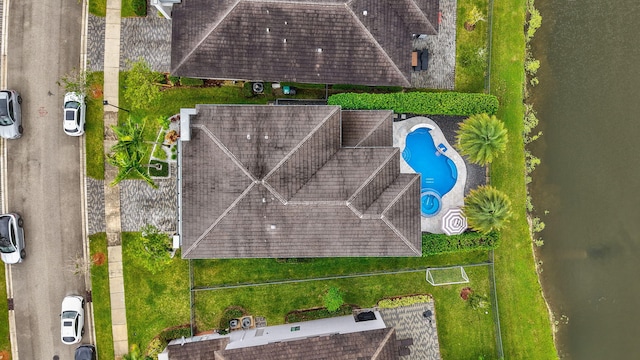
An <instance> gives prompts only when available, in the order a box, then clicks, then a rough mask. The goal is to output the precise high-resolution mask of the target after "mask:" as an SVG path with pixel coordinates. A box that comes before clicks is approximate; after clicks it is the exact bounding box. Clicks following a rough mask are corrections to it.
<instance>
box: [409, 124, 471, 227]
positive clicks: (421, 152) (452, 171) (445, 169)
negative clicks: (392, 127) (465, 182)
mask: <svg viewBox="0 0 640 360" xmlns="http://www.w3.org/2000/svg"><path fill="white" fill-rule="evenodd" d="M429 131H430V130H429V129H428V128H426V127H419V128H417V129H415V130H413V131H412V132H410V133H409V134H407V137H406V146H405V148H404V150H402V157H403V159H404V160H405V161H406V162H407V164H409V166H411V168H412V169H413V170H414V171H415V172H417V173H419V174H420V177H421V184H420V204H421V210H422V216H425V217H430V216H434V215H436V214H437V213H438V212H439V211H440V208H441V207H442V196H444V195H445V194H446V193H448V192H449V191H450V190H451V189H452V188H453V186H454V185H455V184H456V180H457V179H458V170H457V168H456V165H455V164H454V162H453V161H452V160H451V159H450V158H449V157H448V156H447V155H446V152H447V150H448V148H447V146H446V145H445V144H438V145H436V144H435V143H434V141H433V138H432V137H431V133H430V132H429Z"/></svg>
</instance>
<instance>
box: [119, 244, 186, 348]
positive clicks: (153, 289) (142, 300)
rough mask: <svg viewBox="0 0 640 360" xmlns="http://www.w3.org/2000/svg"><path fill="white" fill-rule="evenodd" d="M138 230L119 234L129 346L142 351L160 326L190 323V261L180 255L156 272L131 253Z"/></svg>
mask: <svg viewBox="0 0 640 360" xmlns="http://www.w3.org/2000/svg"><path fill="white" fill-rule="evenodd" d="M139 236H140V234H139V233H122V263H123V272H124V288H125V294H127V295H126V301H125V303H126V308H127V330H128V333H129V345H132V344H138V345H140V347H141V349H142V350H143V351H144V350H145V349H146V347H147V345H148V344H149V342H150V341H151V339H153V337H154V336H156V335H158V334H159V333H160V332H161V331H162V330H163V329H165V328H168V327H171V326H176V325H183V324H189V321H190V312H189V301H190V300H189V262H188V261H186V260H182V259H180V258H179V255H176V258H174V259H173V261H172V262H171V264H170V265H168V266H167V267H166V268H164V269H163V270H162V271H159V272H157V273H155V274H152V273H150V272H149V271H148V270H147V269H146V268H145V267H144V265H143V264H142V263H141V260H140V258H138V257H137V256H135V255H134V252H133V249H134V246H133V244H134V242H135V241H138V240H139Z"/></svg>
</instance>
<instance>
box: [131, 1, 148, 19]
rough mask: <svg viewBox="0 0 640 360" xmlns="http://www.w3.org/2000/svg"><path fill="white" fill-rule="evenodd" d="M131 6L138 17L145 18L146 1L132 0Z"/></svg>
mask: <svg viewBox="0 0 640 360" xmlns="http://www.w3.org/2000/svg"><path fill="white" fill-rule="evenodd" d="M131 6H132V7H133V11H134V12H135V13H136V15H138V16H147V0H132V1H131Z"/></svg>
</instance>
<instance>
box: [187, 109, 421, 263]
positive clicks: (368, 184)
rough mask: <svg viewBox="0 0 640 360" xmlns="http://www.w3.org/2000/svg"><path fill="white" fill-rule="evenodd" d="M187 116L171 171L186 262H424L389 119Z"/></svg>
mask: <svg viewBox="0 0 640 360" xmlns="http://www.w3.org/2000/svg"><path fill="white" fill-rule="evenodd" d="M196 112H197V114H196V115H193V116H191V117H190V130H191V139H190V141H182V142H181V156H180V164H179V165H180V169H181V175H180V181H181V184H180V204H181V205H180V210H181V213H180V224H179V226H180V234H181V239H182V256H183V257H184V258H243V257H261V258H264V257H275V258H286V257H335V256H420V255H421V230H420V217H421V215H420V200H419V198H420V177H419V175H418V174H400V150H399V149H397V148H394V147H392V146H391V144H392V136H393V130H392V116H393V114H392V112H391V111H362V112H360V111H344V112H343V111H341V110H340V108H339V107H337V106H261V105H259V106H245V105H241V106H233V105H232V106H229V105H197V106H196ZM341 124H342V126H341ZM341 139H343V141H341ZM343 142H344V143H343Z"/></svg>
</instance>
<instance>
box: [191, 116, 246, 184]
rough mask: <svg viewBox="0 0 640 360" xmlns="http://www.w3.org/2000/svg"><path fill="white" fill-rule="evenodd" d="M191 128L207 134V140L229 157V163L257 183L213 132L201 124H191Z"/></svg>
mask: <svg viewBox="0 0 640 360" xmlns="http://www.w3.org/2000/svg"><path fill="white" fill-rule="evenodd" d="M191 126H193V127H195V128H198V129H200V130H202V131H204V133H205V134H207V136H209V138H211V140H212V141H213V143H214V144H216V145H218V147H219V148H220V150H222V152H224V153H225V155H227V157H229V158H230V159H231V161H233V163H234V164H236V166H237V167H239V168H240V170H242V172H244V173H245V174H246V175H247V176H248V177H249V179H251V181H254V182H255V181H258V179H257V178H256V177H255V176H253V174H252V173H251V172H250V171H249V170H248V169H247V168H246V167H245V166H244V165H243V164H242V162H240V160H238V158H237V157H236V156H235V155H234V154H233V153H232V152H231V150H229V148H228V147H227V146H226V145H225V144H224V143H223V142H222V141H221V140H220V139H218V137H217V136H215V135H214V134H213V132H211V130H209V129H208V128H207V127H206V126H204V125H202V124H193V123H192V125H191Z"/></svg>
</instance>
